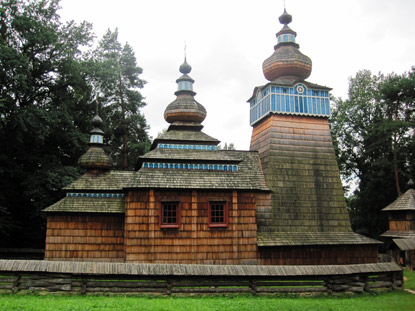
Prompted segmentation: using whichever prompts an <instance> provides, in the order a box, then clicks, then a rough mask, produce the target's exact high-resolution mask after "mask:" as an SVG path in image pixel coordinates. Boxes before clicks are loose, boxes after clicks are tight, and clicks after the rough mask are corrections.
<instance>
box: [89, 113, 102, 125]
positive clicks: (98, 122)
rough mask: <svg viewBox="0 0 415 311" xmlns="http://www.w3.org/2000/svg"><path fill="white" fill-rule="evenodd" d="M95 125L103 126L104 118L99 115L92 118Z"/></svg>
mask: <svg viewBox="0 0 415 311" xmlns="http://www.w3.org/2000/svg"><path fill="white" fill-rule="evenodd" d="M91 123H92V126H93V127H101V126H102V119H101V117H100V116H99V115H95V117H93V118H92V120H91Z"/></svg>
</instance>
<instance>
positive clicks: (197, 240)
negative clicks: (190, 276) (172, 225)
mask: <svg viewBox="0 0 415 311" xmlns="http://www.w3.org/2000/svg"><path fill="white" fill-rule="evenodd" d="M162 201H180V208H181V225H180V228H178V229H161V228H160V225H159V214H160V208H161V202H162ZM209 201H227V202H228V209H229V226H228V227H227V228H210V227H209V226H208V204H209ZM255 201H256V195H255V193H243V192H237V191H229V192H220V191H191V190H188V191H186V190H183V191H169V190H153V189H151V190H148V191H132V192H129V194H128V196H127V198H126V215H125V250H126V262H150V263H151V262H157V263H181V264H256V263H257V260H256V257H257V246H256V236H257V235H256V234H257V226H256V223H255Z"/></svg>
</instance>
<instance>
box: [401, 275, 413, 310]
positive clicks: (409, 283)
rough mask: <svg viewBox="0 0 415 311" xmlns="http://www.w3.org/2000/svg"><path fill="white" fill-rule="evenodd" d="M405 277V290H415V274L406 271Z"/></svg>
mask: <svg viewBox="0 0 415 311" xmlns="http://www.w3.org/2000/svg"><path fill="white" fill-rule="evenodd" d="M403 276H404V278H405V281H404V285H405V288H406V289H412V290H415V272H414V271H407V270H404V271H403ZM414 310H415V308H414Z"/></svg>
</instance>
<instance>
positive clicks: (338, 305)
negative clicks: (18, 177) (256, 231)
mask: <svg viewBox="0 0 415 311" xmlns="http://www.w3.org/2000/svg"><path fill="white" fill-rule="evenodd" d="M0 310H2V311H3V310H7V311H9V310H13V311H14V310H16V311H17V310H25V311H26V310H42V311H92V310H94V311H95V310H105V311H107V310H108V311H111V310H114V311H115V310H117V311H124V310H125V311H129V310H146V311H147V310H149V311H156V310H160V311H168V310H174V311H180V310H186V311H191V310H201V311H205V310H206V311H207V310H208V311H213V310H218V311H219V310H220V311H224V310H226V311H228V310H230V311H232V310H235V311H236V310H237V311H243V310H249V311H255V310H261V311H267V310H302V311H304V310H319V311H322V310H348V311H352V310H356V311H361V310H377V311H378V310H387V311H391V310H399V311H406V310H408V311H409V310H415V295H412V294H410V293H407V292H404V291H395V292H386V293H382V294H363V295H350V296H337V297H336V296H315V297H292V296H262V297H253V296H242V295H237V296H224V297H223V296H206V297H201V296H198V297H157V298H156V297H151V296H144V297H140V296H111V297H108V296H53V295H45V296H37V295H0Z"/></svg>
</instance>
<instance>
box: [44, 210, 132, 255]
mask: <svg viewBox="0 0 415 311" xmlns="http://www.w3.org/2000/svg"><path fill="white" fill-rule="evenodd" d="M47 220H48V221H47V230H46V249H45V259H47V260H73V261H109V262H123V261H124V215H48V219H47Z"/></svg>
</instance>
